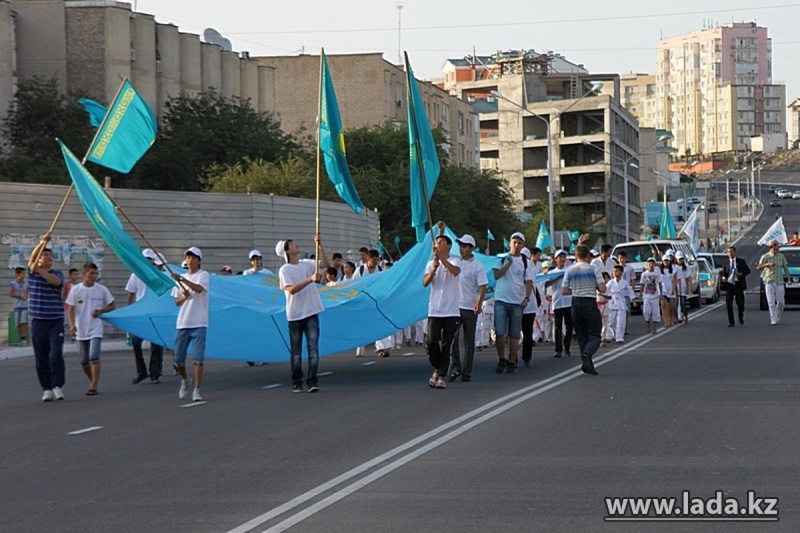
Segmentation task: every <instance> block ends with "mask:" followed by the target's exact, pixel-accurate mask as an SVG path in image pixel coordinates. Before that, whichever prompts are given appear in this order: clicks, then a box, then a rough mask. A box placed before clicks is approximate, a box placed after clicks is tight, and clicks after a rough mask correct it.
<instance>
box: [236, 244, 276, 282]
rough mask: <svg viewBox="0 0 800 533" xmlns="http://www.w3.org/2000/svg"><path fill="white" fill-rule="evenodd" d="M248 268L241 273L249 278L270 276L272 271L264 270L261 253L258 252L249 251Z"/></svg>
mask: <svg viewBox="0 0 800 533" xmlns="http://www.w3.org/2000/svg"><path fill="white" fill-rule="evenodd" d="M249 257H250V268H248V269H247V270H245V271H244V272H242V274H243V275H245V276H250V275H252V274H262V275H267V274H272V271H271V270H269V269H266V268H264V258H263V257H262V256H261V252H259V251H258V250H250V254H249Z"/></svg>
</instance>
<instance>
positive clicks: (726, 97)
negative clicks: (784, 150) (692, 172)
mask: <svg viewBox="0 0 800 533" xmlns="http://www.w3.org/2000/svg"><path fill="white" fill-rule="evenodd" d="M656 108H657V114H658V117H657V121H656V122H655V123H650V122H648V121H647V120H645V121H643V122H644V123H646V124H648V125H654V126H658V127H662V128H665V129H668V130H671V131H672V132H673V134H674V135H675V139H674V143H673V146H674V147H675V148H676V149H677V152H678V153H679V154H681V155H684V154H686V153H689V154H712V153H715V152H727V151H738V150H746V149H748V148H749V138H750V137H754V136H758V135H761V134H781V133H785V132H786V119H785V115H784V110H785V109H786V86H785V85H781V84H777V83H774V82H773V80H772V41H771V39H770V38H769V37H768V35H767V28H764V27H759V26H758V25H757V24H756V23H755V22H735V23H730V24H725V25H720V26H717V27H714V28H706V29H703V30H699V31H695V32H692V33H688V34H686V35H681V36H678V37H673V38H669V39H664V40H662V41H661V42H660V43H659V46H658V52H657V56H656Z"/></svg>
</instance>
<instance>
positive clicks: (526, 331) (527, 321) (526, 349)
mask: <svg viewBox="0 0 800 533" xmlns="http://www.w3.org/2000/svg"><path fill="white" fill-rule="evenodd" d="M534 322H536V313H527V314H524V313H523V315H522V360H523V361H530V360H531V359H532V358H533V347H534V346H536V342H535V341H534V340H533V323H534Z"/></svg>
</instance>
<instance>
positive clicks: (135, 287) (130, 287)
mask: <svg viewBox="0 0 800 533" xmlns="http://www.w3.org/2000/svg"><path fill="white" fill-rule="evenodd" d="M125 291H126V292H130V293H132V294H135V295H136V300H135V301H137V302H138V301H139V300H141V299H142V298H144V295H145V294H147V285H145V284H144V282H143V281H142V280H140V279H139V276H137V275H136V274H131V277H130V278H128V284H127V285H125Z"/></svg>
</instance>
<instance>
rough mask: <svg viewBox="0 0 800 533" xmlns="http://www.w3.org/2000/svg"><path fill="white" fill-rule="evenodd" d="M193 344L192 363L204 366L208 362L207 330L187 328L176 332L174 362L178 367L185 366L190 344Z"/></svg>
mask: <svg viewBox="0 0 800 533" xmlns="http://www.w3.org/2000/svg"><path fill="white" fill-rule="evenodd" d="M190 341H191V343H192V361H193V362H194V364H196V365H202V364H203V362H204V361H205V360H206V328H185V329H179V330H177V331H176V332H175V351H174V352H173V353H172V360H173V361H174V362H175V365H176V366H184V364H185V363H186V352H187V350H188V349H189V342H190Z"/></svg>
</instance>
